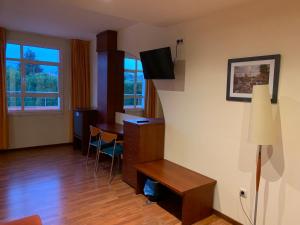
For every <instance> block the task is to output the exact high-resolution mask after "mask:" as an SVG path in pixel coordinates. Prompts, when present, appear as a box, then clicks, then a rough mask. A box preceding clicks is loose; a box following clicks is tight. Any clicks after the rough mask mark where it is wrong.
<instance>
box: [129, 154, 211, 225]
mask: <svg viewBox="0 0 300 225" xmlns="http://www.w3.org/2000/svg"><path fill="white" fill-rule="evenodd" d="M135 167H136V169H137V188H136V194H143V189H144V185H145V182H146V180H147V178H151V179H153V180H155V181H158V182H159V183H160V184H161V185H162V186H163V187H165V189H166V190H168V192H163V193H164V194H166V193H167V194H166V195H167V196H168V197H166V196H165V197H166V199H164V200H162V201H161V202H160V201H158V204H159V205H160V206H162V207H163V208H165V209H166V210H168V211H170V212H171V213H172V214H174V215H175V216H177V217H178V218H179V219H180V220H181V221H182V224H183V225H189V224H193V223H195V222H197V221H199V220H201V219H203V218H205V217H208V216H209V215H211V214H212V212H213V209H212V205H213V196H214V187H215V185H216V180H214V179H211V178H209V177H206V176H203V175H201V174H199V173H196V172H194V171H191V170H189V169H187V168H184V167H182V166H179V165H177V164H175V163H172V162H170V161H168V160H157V161H152V162H147V163H140V164H137V165H136V166H135Z"/></svg>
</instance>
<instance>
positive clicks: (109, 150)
mask: <svg viewBox="0 0 300 225" xmlns="http://www.w3.org/2000/svg"><path fill="white" fill-rule="evenodd" d="M113 151H114V146H111V147H106V148H104V149H102V152H103V153H105V154H107V155H109V156H111V157H112V156H113ZM122 153H123V147H122V145H119V144H117V145H116V148H115V156H118V155H121V154H122Z"/></svg>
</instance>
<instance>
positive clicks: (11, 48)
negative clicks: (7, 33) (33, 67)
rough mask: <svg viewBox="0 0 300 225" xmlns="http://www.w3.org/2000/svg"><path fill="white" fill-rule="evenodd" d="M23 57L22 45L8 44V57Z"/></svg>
mask: <svg viewBox="0 0 300 225" xmlns="http://www.w3.org/2000/svg"><path fill="white" fill-rule="evenodd" d="M20 57H21V47H20V45H16V44H9V43H7V44H6V58H14V59H19V58H20Z"/></svg>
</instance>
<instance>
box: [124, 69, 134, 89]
mask: <svg viewBox="0 0 300 225" xmlns="http://www.w3.org/2000/svg"><path fill="white" fill-rule="evenodd" d="M124 75H125V77H124V94H134V73H131V72H127V71H125V73H124Z"/></svg>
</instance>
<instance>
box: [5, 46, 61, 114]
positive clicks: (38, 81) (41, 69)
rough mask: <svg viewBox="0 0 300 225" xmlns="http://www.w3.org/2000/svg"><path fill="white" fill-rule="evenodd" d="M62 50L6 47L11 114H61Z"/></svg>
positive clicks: (7, 88) (8, 96)
mask: <svg viewBox="0 0 300 225" xmlns="http://www.w3.org/2000/svg"><path fill="white" fill-rule="evenodd" d="M60 69H61V57H60V50H59V49H52V48H45V47H38V46H32V45H26V44H19V43H7V45H6V91H7V103H8V110H9V111H10V112H12V111H49V110H50V111H51V110H52V111H53V110H56V111H58V110H61V104H62V102H61V99H62V97H61V89H60V87H61V80H62V79H61V73H60Z"/></svg>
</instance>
